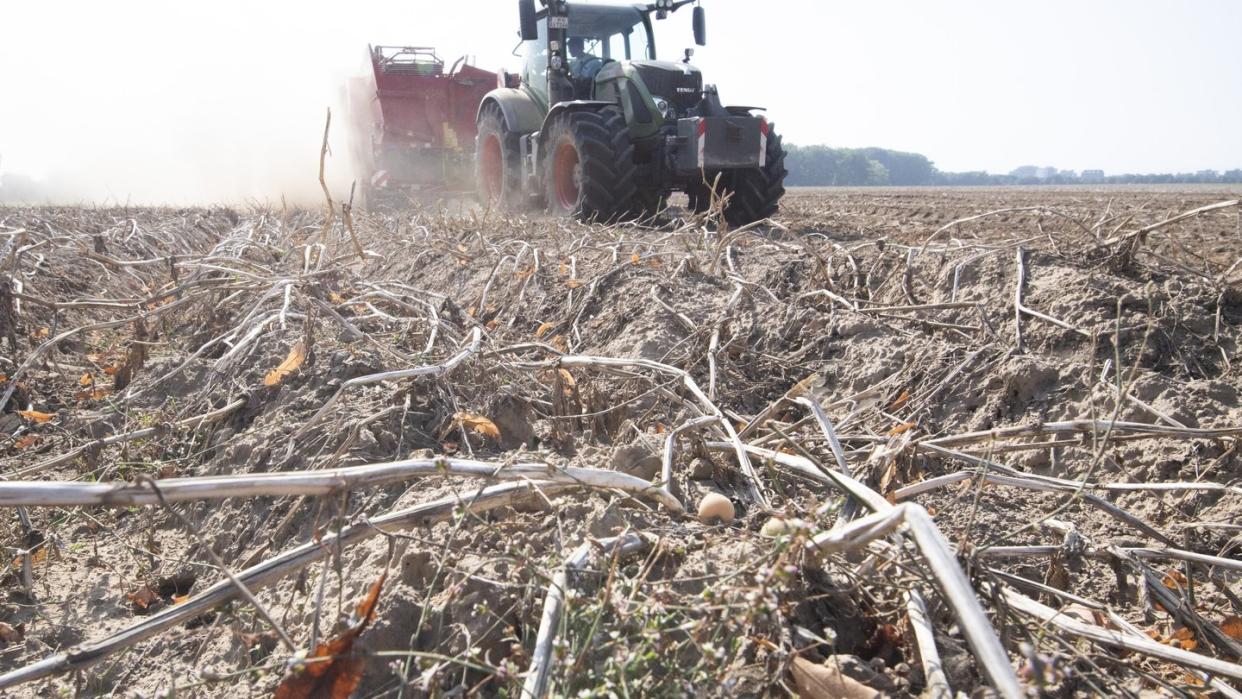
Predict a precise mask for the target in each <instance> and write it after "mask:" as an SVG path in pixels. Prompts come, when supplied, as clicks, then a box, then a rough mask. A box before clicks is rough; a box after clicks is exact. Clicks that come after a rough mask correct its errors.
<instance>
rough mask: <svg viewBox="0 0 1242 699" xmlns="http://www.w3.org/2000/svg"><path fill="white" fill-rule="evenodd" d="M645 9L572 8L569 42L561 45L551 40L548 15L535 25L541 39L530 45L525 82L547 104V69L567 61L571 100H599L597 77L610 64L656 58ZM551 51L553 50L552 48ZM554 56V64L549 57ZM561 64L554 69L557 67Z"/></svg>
mask: <svg viewBox="0 0 1242 699" xmlns="http://www.w3.org/2000/svg"><path fill="white" fill-rule="evenodd" d="M640 8H641V6H634V5H586V4H581V3H577V4H572V5H569V6H568V12H567V16H566V17H565V18H562V17H557V18H552V20H553V21H558V20H559V21H562V22H563V21H564V20H565V19H567V20H568V30H567V34H568V36H567V38H566V40H565V46H564V49H563V52H562V49H561V47H559V46H556V47H555V48H552V45H550V44H549V41H548V23H549V17H548V16H547V15H544V16H542V17H540V18H539V19H538V21H537V24H536V27H537V30H538V34H537V38H535V39H533V40H529V41H526V42H525V44H526V65H525V67H524V69H523V71H522V81H523V82H524V83H526V85H527V86H529V88H530V89H531V90H532V91H533V92H534V93H535V94H536V95H538V96H539V97H540V98H542V99H543V100H544V101H545V102H546V101H547V100H548V66H549V63H550V62H555V58H561V55H564V58H561V60H567V66H568V74H569V79H570V81H571V83H572V87H573V98H574V99H578V100H589V99H594V98H595V78H596V76H598V75H599V73H600V71H602V70H603V68H604V67H605V66H606V65H608V64H609V63H616V62H619V61H631V60H640V59H647V60H654V59H655V56H656V52H655V37H654V35H653V34H652V31H651V20H650V18H649V16H648V15H647V14H646V13H644V12H643V11H642V10H641V9H640ZM550 48H551V49H552V51H551V52H550V51H549V49H550ZM550 53H551V55H552V56H554V57H555V58H554V59H553V60H552V61H550V60H549V55H550ZM558 67H559V66H553V68H554V69H556V68H558Z"/></svg>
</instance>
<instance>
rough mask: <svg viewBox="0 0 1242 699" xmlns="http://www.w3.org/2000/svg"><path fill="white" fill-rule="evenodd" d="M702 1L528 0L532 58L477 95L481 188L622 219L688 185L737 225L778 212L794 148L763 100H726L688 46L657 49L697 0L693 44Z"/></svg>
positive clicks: (702, 26)
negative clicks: (676, 17)
mask: <svg viewBox="0 0 1242 699" xmlns="http://www.w3.org/2000/svg"><path fill="white" fill-rule="evenodd" d="M697 2H698V0H656V2H653V3H647V4H635V3H627V4H605V3H602V2H591V3H587V2H567V1H566V0H541V5H542V7H540V8H536V6H535V0H520V1H519V3H518V12H519V17H520V24H521V32H520V34H521V38H522V42H523V44H524V45H525V50H526V59H525V65H524V67H523V68H522V72H521V74H520V75H511V74H508V73H506V72H503V71H502V73H501V74H500V75H499V77H498V81H497V82H498V85H499V87H497V88H496V89H494V90H492V91H491V92H489V93H487V95H486V96H485V97H484V98H483V101H482V103H481V104H480V106H479V111H478V119H477V137H476V139H477V140H476V144H475V179H476V183H477V187H478V193H479V196H480V198H481V199H482V200H483V201H484V202H486V203H488V204H489V205H492V206H501V207H508V208H521V207H524V206H535V207H541V206H543V207H547V209H548V210H549V211H550V212H551V213H552V214H554V215H558V216H564V217H573V218H577V219H579V220H584V221H587V220H596V221H613V220H633V219H645V218H649V217H652V216H653V215H655V214H656V213H657V212H659V211H660V210H661V209H662V208H663V207H664V206H665V205H666V202H667V199H668V197H669V195H671V194H672V193H673V192H684V193H685V194H686V195H687V196H688V199H689V202H688V204H689V207H690V209H691V210H693V211H696V212H702V211H706V210H707V209H708V208H709V207H710V206H711V205H712V202H713V201H714V200H716V201H723V202H724V205H723V207H722V213H723V216H724V218H725V220H726V221H727V222H728V224H729V225H732V226H742V225H746V224H749V223H753V222H756V221H761V220H763V219H766V218H769V217H771V216H772V215H774V214H775V213H776V211H777V209H778V206H779V203H780V200H781V197H782V196H784V193H785V187H784V182H785V175H786V170H785V151H784V149H783V148H782V147H781V139H780V136H778V135H777V134H776V132H775V130H773V128H772V124H770V123H769V122H768V121H767V119H766V118H765V117H764V116H763V115H762V114H760V112H762V111H763V110H762V109H761V108H758V107H745V106H725V105H723V104H722V103H721V101H720V96H719V94H718V93H717V91H716V88H715V86H713V85H705V84H704V83H703V74H702V72H701V71H700V70H699V69H698V68H696V67H694V65H693V64H692V63H691V59H692V57H693V55H694V50H693V49H686V51H685V57H684V58H683V59H682V60H680V61H661V60H659V59H657V57H656V46H655V34H654V32H653V31H652V27H653V23H654V21H658V20H664V19H667V18H668V17H669V16H671V15H672V14H673V13H674V12H676V11H677V10H679V9H681V8H682V7H685V6H686V5H690V4H692V3H693V4H695V7H694V9H693V29H694V39H695V43H696V44H697V45H699V46H705V45H706V44H707V20H706V11H705V10H704V8H703V7H702V6H701V5H698V4H697ZM713 195H715V197H717V199H713Z"/></svg>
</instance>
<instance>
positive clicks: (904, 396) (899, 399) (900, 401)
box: [888, 388, 910, 410]
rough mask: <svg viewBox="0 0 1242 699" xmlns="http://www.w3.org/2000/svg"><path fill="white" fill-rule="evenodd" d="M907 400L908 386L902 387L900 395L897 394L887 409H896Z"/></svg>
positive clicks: (908, 398)
mask: <svg viewBox="0 0 1242 699" xmlns="http://www.w3.org/2000/svg"><path fill="white" fill-rule="evenodd" d="M909 400H910V389H908V388H905V389H902V391H901V395H899V396H897V400H895V401H893V404H892V405H890V406H888V409H889V410H896V409H897V408H900V407H901V406H903V405H905V404H906V403H907V402H908V401H909Z"/></svg>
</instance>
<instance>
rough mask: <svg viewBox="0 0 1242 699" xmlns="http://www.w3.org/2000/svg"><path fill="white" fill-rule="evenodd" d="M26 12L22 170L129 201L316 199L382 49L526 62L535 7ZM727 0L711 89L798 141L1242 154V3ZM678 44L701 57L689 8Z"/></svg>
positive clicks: (987, 159) (2, 138) (941, 156)
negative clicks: (333, 129)
mask: <svg viewBox="0 0 1242 699" xmlns="http://www.w3.org/2000/svg"><path fill="white" fill-rule="evenodd" d="M5 4H6V7H5V9H4V20H5V21H4V25H3V28H2V29H0V158H2V160H0V172H3V171H8V172H26V173H32V174H35V175H38V176H46V175H48V174H50V173H69V174H72V175H76V176H79V177H80V178H83V179H88V180H90V181H91V182H92V183H93V184H96V185H98V187H99V188H100V189H102V190H106V191H107V193H108V195H109V196H111V197H112V198H114V199H119V200H123V199H125V198H127V197H132V198H134V199H136V200H144V199H145V200H151V199H161V200H165V201H195V200H202V199H204V198H228V197H234V198H235V197H239V196H256V197H266V198H270V197H273V196H279V193H280V192H295V191H296V192H303V193H305V192H307V191H311V192H313V190H314V189H315V188H316V187H317V183H316V182H315V181H314V177H315V174H316V173H315V170H316V167H317V166H316V162H317V158H318V143H319V139H320V135H321V130H322V127H323V111H324V109H325V107H326V106H328V104H329V103H330V102H331V101H332V100H333V97H334V96H335V94H336V92H337V89H338V87H339V84H340V78H341V76H342V75H344V74H346V73H348V72H350V71H351V70H355V69H357V68H358V67H359V66H360V65H361V64H362V60H363V55H364V51H365V47H366V44H367V43H368V42H373V43H406V44H424V45H434V46H437V47H439V48H440V49H441V54H442V55H444V56H445V57H447V58H449V60H452V58H453V57H455V56H456V55H459V54H461V53H465V52H469V53H471V54H474V55H476V56H477V57H478V64H479V65H480V66H481V67H484V68H488V69H495V68H498V67H500V66H502V65H503V66H506V67H508V68H510V69H511V70H516V69H517V68H518V67H519V66H520V64H521V60H520V59H519V58H516V57H513V56H512V55H510V50H511V49H512V48H513V46H514V44H516V41H517V40H516V30H517V9H516V7H515V5H516V2H514V0H452V1H444V2H430V1H428V0H405V1H404V2H396V1H389V0H353V1H351V2H340V1H339V0H338V1H335V2H330V3H329V2H315V1H300V2H295V1H293V0H273V1H269V2H259V1H257V0H252V1H250V2H241V1H239V0H213V1H212V2H192V3H191V2H169V1H167V0H130V1H124V0H114V1H112V2H98V1H94V2H88V1H86V0H62V1H60V2H24V1H20V0H18V1H10V2H8V3H5ZM704 6H705V7H706V8H707V12H708V34H709V42H708V46H707V47H706V48H700V49H698V53H697V55H696V61H695V62H696V64H697V65H699V66H700V67H701V68H703V70H704V72H705V77H706V80H707V82H709V83H715V84H718V85H719V87H720V90H721V94H722V97H723V98H724V100H725V102H726V103H730V102H731V103H735V104H755V105H761V106H764V107H767V108H768V109H769V114H770V117H771V118H772V120H773V121H775V122H776V124H777V128H778V129H779V130H781V131H782V132H783V133H784V134H785V136H786V137H787V139H788V140H789V141H791V142H795V143H800V144H811V143H825V144H829V145H833V146H851V147H860V146H882V147H887V148H895V149H901V150H910V151H915V152H919V153H923V154H924V155H927V156H928V157H929V158H931V159H932V160H933V161H934V162H935V163H936V165H937V166H938V167H940V168H941V169H942V170H951V171H958V170H981V169H986V170H989V171H992V172H1008V171H1009V170H1011V169H1013V168H1014V167H1017V166H1019V165H1024V164H1033V165H1053V166H1056V167H1060V168H1063V169H1074V170H1082V169H1088V168H1091V169H1094V168H1098V169H1103V170H1105V171H1107V172H1110V173H1120V172H1164V171H1192V170H1199V169H1204V168H1214V169H1218V170H1225V169H1230V168H1236V167H1242V2H1240V1H1239V0H1077V1H1069V0H1039V1H1037V2H1016V1H1010V0H941V1H934V0H921V1H917V0H868V1H867V2H844V1H836V0H749V1H747V0H704ZM657 41H658V44H659V48H660V53H661V55H662V57H664V58H669V59H676V58H679V57H680V55H681V51H682V49H683V48H685V47H687V46H690V45H691V44H692V39H691V33H690V12H689V10H688V9H686V10H683V11H682V12H680V13H678V14H676V15H674V16H673V17H672V18H671V19H670V20H667V21H666V22H664V23H662V25H661V26H660V27H659V33H658V40H657ZM341 168H343V165H341V166H338V168H337V170H338V171H339V170H340V169H341ZM330 169H331V165H330ZM338 174H340V173H339V172H338Z"/></svg>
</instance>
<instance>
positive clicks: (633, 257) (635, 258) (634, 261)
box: [630, 253, 642, 265]
mask: <svg viewBox="0 0 1242 699" xmlns="http://www.w3.org/2000/svg"><path fill="white" fill-rule="evenodd" d="M641 259H642V258H641V257H639V256H638V253H634V254H633V255H630V264H632V265H636V264H638V261H639V260H641Z"/></svg>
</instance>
